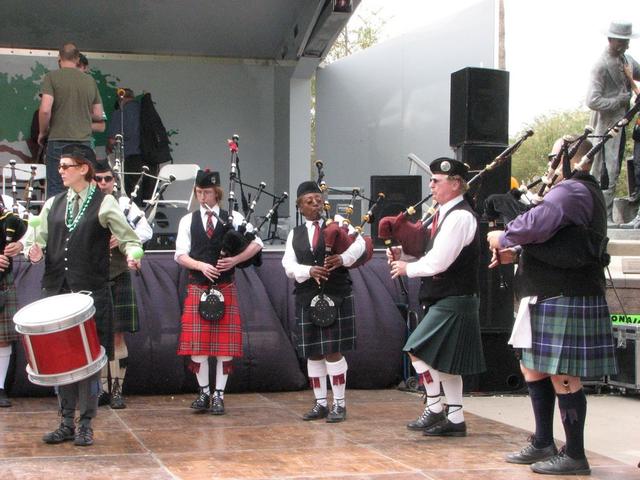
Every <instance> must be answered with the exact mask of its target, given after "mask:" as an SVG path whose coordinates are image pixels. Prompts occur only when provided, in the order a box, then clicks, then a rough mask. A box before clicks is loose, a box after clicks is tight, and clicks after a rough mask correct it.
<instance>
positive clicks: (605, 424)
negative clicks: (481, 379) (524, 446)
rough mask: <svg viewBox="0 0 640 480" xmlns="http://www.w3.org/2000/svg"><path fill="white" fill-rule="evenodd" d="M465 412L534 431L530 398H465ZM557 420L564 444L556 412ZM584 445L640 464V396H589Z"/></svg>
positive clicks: (601, 452)
mask: <svg viewBox="0 0 640 480" xmlns="http://www.w3.org/2000/svg"><path fill="white" fill-rule="evenodd" d="M465 409H466V411H468V412H470V413H474V414H476V415H478V416H480V417H483V418H486V419H489V420H495V421H497V422H501V423H505V424H507V425H511V426H513V427H518V428H522V429H524V430H528V431H533V428H534V422H533V414H532V412H531V403H530V401H529V397H527V396H523V395H521V396H506V395H503V396H473V397H466V398H465ZM554 420H555V422H554V433H555V437H556V439H558V440H561V441H563V442H564V439H565V438H564V430H563V429H562V423H561V422H560V414H559V412H558V411H557V409H556V415H555V418H554ZM584 443H585V448H586V449H587V450H590V451H592V452H596V453H599V454H601V455H604V456H606V457H609V458H613V459H616V460H619V461H621V462H623V463H626V464H628V465H634V466H637V465H638V462H640V396H632V395H630V396H622V395H614V394H608V395H604V394H603V395H588V396H587V422H586V426H585V442H584ZM638 471H639V472H640V469H639V470H638Z"/></svg>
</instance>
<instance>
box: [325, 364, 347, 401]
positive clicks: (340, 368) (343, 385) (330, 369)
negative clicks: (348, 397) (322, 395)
mask: <svg viewBox="0 0 640 480" xmlns="http://www.w3.org/2000/svg"><path fill="white" fill-rule="evenodd" d="M326 364H327V373H328V374H329V378H330V379H331V390H332V391H333V403H335V404H337V405H339V406H341V407H344V406H345V391H346V389H347V369H348V366H347V359H346V358H344V357H342V358H341V359H340V360H338V361H337V362H326Z"/></svg>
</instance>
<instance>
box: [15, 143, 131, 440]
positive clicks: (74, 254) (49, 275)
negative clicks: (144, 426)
mask: <svg viewBox="0 0 640 480" xmlns="http://www.w3.org/2000/svg"><path fill="white" fill-rule="evenodd" d="M95 165H96V156H95V153H94V152H93V150H92V149H91V148H89V147H87V146H85V145H68V146H66V147H65V148H64V149H63V150H62V155H61V158H60V166H59V167H58V170H59V171H60V175H61V176H62V181H63V182H64V186H65V187H67V189H68V190H67V191H66V192H62V193H59V194H58V195H56V196H55V197H52V198H49V199H48V200H47V201H46V202H45V204H44V206H43V207H42V211H41V213H40V218H41V220H42V222H41V225H40V227H38V228H37V231H36V236H35V241H34V238H33V234H34V232H33V229H30V232H29V233H28V234H27V235H28V236H27V240H26V251H27V252H28V257H29V260H31V262H32V263H38V262H40V261H42V260H43V258H44V261H45V270H44V277H43V278H42V287H43V295H44V296H45V297H48V296H53V295H58V294H63V293H69V292H79V291H82V290H88V291H90V292H91V296H92V298H93V301H94V306H95V309H96V313H95V321H96V326H97V330H98V336H99V338H100V343H101V344H102V345H103V346H104V347H105V350H106V351H107V355H108V356H109V357H110V358H111V357H112V356H113V328H112V303H111V292H110V289H109V286H108V282H109V239H110V237H111V235H112V234H113V235H115V237H116V238H117V239H118V242H119V245H120V250H121V251H122V252H123V253H124V254H126V255H127V265H128V267H129V268H130V269H137V268H139V266H140V263H139V261H138V260H135V259H134V258H133V256H132V252H133V251H134V250H135V249H138V248H141V244H140V240H139V239H138V236H137V235H136V234H135V232H134V231H133V230H132V229H131V227H130V226H129V224H128V223H127V220H126V219H125V218H124V215H123V214H122V211H121V210H120V207H119V206H118V202H117V201H116V199H115V198H114V197H113V196H111V195H104V194H103V193H101V192H100V190H99V189H98V188H97V187H96V186H95V185H92V183H91V182H92V180H93V175H94V168H95ZM43 248H44V253H43ZM99 378H100V372H98V373H96V374H95V375H92V376H91V377H89V378H86V379H84V380H81V381H79V382H76V383H72V384H69V385H61V386H59V387H58V388H57V393H58V399H59V402H60V410H61V414H62V423H61V424H60V426H59V427H58V428H57V429H56V430H54V431H53V432H50V433H47V434H46V435H45V436H44V437H43V438H42V440H43V441H44V442H45V443H62V442H64V441H67V440H73V441H74V444H75V445H78V446H88V445H92V444H93V429H92V428H91V420H92V419H93V417H95V416H96V413H97V411H98V394H99V389H100V384H99ZM76 407H77V408H78V410H79V414H80V417H79V425H78V428H77V429H76V428H75V423H74V417H75V410H76Z"/></svg>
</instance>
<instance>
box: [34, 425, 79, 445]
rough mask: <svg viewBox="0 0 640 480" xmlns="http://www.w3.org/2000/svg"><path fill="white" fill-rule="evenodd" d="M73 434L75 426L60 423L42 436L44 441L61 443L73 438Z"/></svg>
mask: <svg viewBox="0 0 640 480" xmlns="http://www.w3.org/2000/svg"><path fill="white" fill-rule="evenodd" d="M74 436H75V428H74V427H70V426H69V425H65V424H64V423H61V424H60V426H59V427H58V428H56V429H55V430H54V431H53V432H49V433H47V434H45V435H44V436H43V437H42V441H43V442H44V443H50V444H55V443H62V442H66V441H68V440H73V439H74Z"/></svg>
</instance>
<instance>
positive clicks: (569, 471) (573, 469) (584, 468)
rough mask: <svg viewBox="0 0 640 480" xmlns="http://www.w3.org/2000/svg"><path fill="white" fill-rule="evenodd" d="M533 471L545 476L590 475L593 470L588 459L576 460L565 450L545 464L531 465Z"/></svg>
mask: <svg viewBox="0 0 640 480" xmlns="http://www.w3.org/2000/svg"><path fill="white" fill-rule="evenodd" d="M531 470H533V471H534V472H536V473H542V474H544V475H590V474H591V468H590V467H589V462H588V461H587V458H586V457H584V458H580V459H575V458H571V457H569V456H568V455H567V454H566V453H565V451H564V449H563V450H560V453H558V455H555V456H553V457H551V458H550V459H549V460H545V461H544V462H536V463H534V464H533V465H531Z"/></svg>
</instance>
